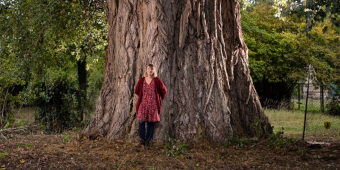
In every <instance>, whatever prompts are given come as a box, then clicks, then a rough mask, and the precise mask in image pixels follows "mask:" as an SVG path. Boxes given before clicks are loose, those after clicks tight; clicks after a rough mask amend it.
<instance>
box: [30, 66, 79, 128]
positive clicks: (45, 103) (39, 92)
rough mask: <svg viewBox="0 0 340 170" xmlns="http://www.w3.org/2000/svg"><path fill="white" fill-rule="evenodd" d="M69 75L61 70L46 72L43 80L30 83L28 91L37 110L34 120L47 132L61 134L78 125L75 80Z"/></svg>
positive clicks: (77, 91) (77, 95)
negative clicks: (43, 126)
mask: <svg viewBox="0 0 340 170" xmlns="http://www.w3.org/2000/svg"><path fill="white" fill-rule="evenodd" d="M70 75H71V73H68V72H65V71H62V70H48V71H47V73H46V74H45V76H44V78H42V79H40V80H36V81H31V84H30V87H29V88H30V89H29V91H30V92H31V97H32V101H33V105H34V106H36V108H37V112H36V120H37V121H39V122H40V123H42V124H43V125H45V127H46V130H48V131H54V132H62V131H63V130H65V129H68V128H71V127H74V126H77V125H78V124H79V123H80V119H81V116H82V115H80V113H79V112H78V111H77V109H78V108H79V106H78V103H77V101H78V100H77V97H79V95H80V94H79V90H78V87H77V79H76V78H73V79H72V76H70Z"/></svg>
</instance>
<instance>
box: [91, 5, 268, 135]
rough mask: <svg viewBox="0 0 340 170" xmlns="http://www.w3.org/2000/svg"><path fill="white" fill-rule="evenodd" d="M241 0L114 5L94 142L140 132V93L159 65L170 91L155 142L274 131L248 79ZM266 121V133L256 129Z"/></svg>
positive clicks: (109, 19) (110, 7) (110, 10)
mask: <svg viewBox="0 0 340 170" xmlns="http://www.w3.org/2000/svg"><path fill="white" fill-rule="evenodd" d="M240 19H241V15H240V9H239V3H238V1H233V0H214V1H204V0H199V1H193V0H187V1H182V0H178V1H165V0H161V1H137V0H135V1H126V0H119V1H114V0H109V1H107V22H108V31H109V32H108V49H107V53H106V56H105V58H106V63H105V67H104V82H103V86H102V89H101V94H100V99H99V101H98V103H97V107H96V112H95V115H94V117H93V120H92V121H91V122H90V124H89V126H88V127H87V128H86V129H85V133H88V134H90V135H102V136H106V137H108V138H119V137H122V136H128V135H132V136H133V135H134V134H135V133H136V129H137V127H136V123H137V121H136V119H135V116H134V115H135V103H136V99H137V97H136V95H134V93H133V91H134V87H135V85H136V82H137V81H138V79H139V78H141V77H142V76H143V73H144V71H145V68H146V65H147V64H148V63H154V64H155V65H156V67H157V68H158V73H159V74H158V75H159V77H161V78H162V80H163V81H164V83H165V85H166V86H167V88H168V95H167V97H166V99H165V101H164V102H163V112H162V115H161V123H160V124H159V126H158V128H156V131H155V138H156V140H165V139H166V138H167V137H172V138H176V139H180V140H184V141H197V140H199V139H201V137H203V138H204V139H209V140H210V141H218V142H225V141H227V140H228V138H230V137H232V136H254V135H256V134H257V135H259V136H265V135H267V134H269V133H271V132H272V129H271V126H270V124H269V122H268V120H267V118H266V117H265V115H264V113H263V109H262V107H261V105H260V102H259V100H258V96H257V93H256V90H255V88H254V86H253V83H252V79H251V77H250V75H249V69H248V58H247V53H248V51H247V46H246V45H245V43H244V41H243V35H242V31H241V21H240ZM255 120H258V121H259V122H258V123H259V127H258V129H260V130H259V131H256V130H255V129H254V128H251V125H252V124H254V121H255Z"/></svg>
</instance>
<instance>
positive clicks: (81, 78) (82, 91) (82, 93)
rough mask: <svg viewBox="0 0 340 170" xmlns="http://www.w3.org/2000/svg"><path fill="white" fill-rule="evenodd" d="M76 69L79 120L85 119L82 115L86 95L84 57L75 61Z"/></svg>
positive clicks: (83, 114)
mask: <svg viewBox="0 0 340 170" xmlns="http://www.w3.org/2000/svg"><path fill="white" fill-rule="evenodd" d="M77 68H78V83H79V96H78V103H79V109H80V110H79V111H80V112H81V116H82V118H81V120H83V121H84V120H85V119H86V115H85V113H84V110H83V109H82V108H83V105H84V103H85V102H86V100H87V99H86V93H87V71H86V56H85V57H84V58H83V59H80V60H78V61H77Z"/></svg>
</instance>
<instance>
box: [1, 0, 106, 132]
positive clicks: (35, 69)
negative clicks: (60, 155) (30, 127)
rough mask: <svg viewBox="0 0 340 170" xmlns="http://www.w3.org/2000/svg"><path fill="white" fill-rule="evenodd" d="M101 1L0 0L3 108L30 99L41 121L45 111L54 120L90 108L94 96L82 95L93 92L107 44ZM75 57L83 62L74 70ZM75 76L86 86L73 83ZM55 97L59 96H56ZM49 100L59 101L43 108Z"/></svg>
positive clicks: (74, 114) (95, 94)
mask: <svg viewBox="0 0 340 170" xmlns="http://www.w3.org/2000/svg"><path fill="white" fill-rule="evenodd" d="M104 2H105V1H104V0H94V1H92V0H91V1H78V0H73V1H52V0H46V1H29V0H18V1H11V0H4V1H2V2H1V3H0V14H1V15H0V21H1V24H0V31H1V35H0V56H1V57H0V64H1V67H0V72H1V74H0V96H1V99H0V103H1V104H3V103H4V104H6V107H5V108H13V107H15V105H16V104H18V103H19V104H25V105H33V106H34V107H38V110H39V114H38V115H39V118H38V119H37V120H40V121H42V122H44V123H46V121H48V120H51V119H50V118H47V117H48V116H51V115H54V116H52V117H54V118H53V120H55V118H56V116H57V115H59V114H61V113H63V114H65V115H64V116H66V117H69V118H65V121H66V120H67V121H66V122H69V121H70V120H73V119H74V118H75V117H77V119H78V120H79V117H80V116H79V115H78V114H80V113H84V114H86V115H89V114H90V111H88V110H91V109H92V107H93V105H94V104H93V103H94V102H95V100H91V101H87V100H86V99H87V98H96V96H98V93H99V89H100V87H101V83H102V77H103V72H102V69H103V64H104V55H105V48H106V46H107V42H106V32H107V31H106V30H107V28H106V21H105V14H104V12H103V10H102V9H103V7H104ZM79 61H80V62H82V63H85V66H84V68H83V70H84V71H82V72H79V73H78V76H77V69H78V70H79V66H78V65H77V63H79ZM54 71H55V72H56V73H55V74H52V72H54ZM49 76H52V78H48V77H49ZM80 79H83V80H85V81H82V82H85V88H88V90H87V89H83V88H79V87H80V86H81V84H80V83H79V82H80ZM77 80H78V82H77ZM37 87H39V88H37ZM82 87H83V86H82ZM12 89H13V90H12ZM6 96H7V97H6ZM59 99H60V100H65V101H56V100H59ZM51 100H54V102H59V103H62V108H59V109H56V107H54V108H52V109H51V110H53V109H54V111H53V112H54V113H48V111H49V109H48V106H47V105H46V104H50V105H49V106H51V105H52V104H51V103H50V102H51ZM75 104H76V105H77V106H75ZM87 106H88V107H87ZM63 107H64V108H63ZM84 108H85V109H88V110H85V111H84ZM6 110H8V112H9V110H10V109H6ZM57 110H58V111H57ZM62 110H63V111H62ZM43 112H44V113H43ZM67 112H68V113H69V114H66V113H67ZM5 116H6V115H5ZM59 116H60V115H59ZM57 117H58V116H57ZM60 118H61V117H60ZM63 119H64V118H63ZM80 120H81V119H80ZM63 121H64V120H63ZM63 121H61V122H63ZM62 124H63V123H62ZM77 124H79V123H76V124H70V125H77ZM52 127H53V126H50V125H48V126H47V129H50V130H52V129H54V128H52ZM65 128H66V126H65Z"/></svg>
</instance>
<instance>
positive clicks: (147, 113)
mask: <svg viewBox="0 0 340 170" xmlns="http://www.w3.org/2000/svg"><path fill="white" fill-rule="evenodd" d="M135 93H136V94H137V95H138V101H137V106H136V111H137V119H138V122H139V129H138V132H139V137H140V143H139V144H140V145H146V146H148V145H149V144H150V140H151V139H152V136H153V131H154V122H159V121H160V120H161V110H162V100H163V99H164V97H165V96H166V93H167V90H166V87H165V85H164V83H163V82H162V80H161V79H160V78H158V77H157V72H156V69H155V66H154V65H153V64H149V65H148V66H147V68H146V71H145V74H144V77H143V78H141V79H140V80H139V81H138V83H137V85H136V88H135ZM145 124H147V130H146V134H145Z"/></svg>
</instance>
